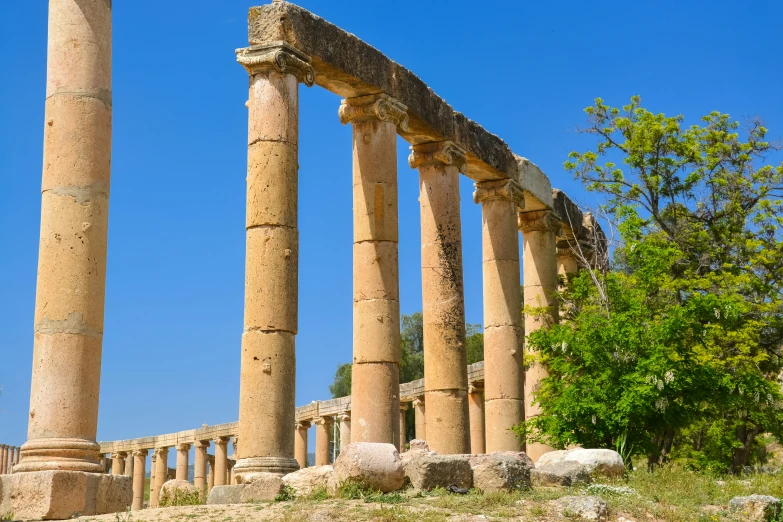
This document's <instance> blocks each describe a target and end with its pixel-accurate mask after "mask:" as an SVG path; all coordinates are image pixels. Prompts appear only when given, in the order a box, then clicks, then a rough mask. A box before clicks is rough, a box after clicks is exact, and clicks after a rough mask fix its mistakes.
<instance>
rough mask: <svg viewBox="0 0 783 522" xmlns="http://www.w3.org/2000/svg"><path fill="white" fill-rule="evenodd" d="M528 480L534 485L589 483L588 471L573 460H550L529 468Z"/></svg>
mask: <svg viewBox="0 0 783 522" xmlns="http://www.w3.org/2000/svg"><path fill="white" fill-rule="evenodd" d="M530 481H531V482H532V483H533V485H534V486H565V487H567V486H575V485H577V484H589V483H590V481H591V479H590V472H588V471H587V468H586V467H585V466H584V465H582V464H580V463H578V462H574V461H569V460H566V461H563V462H550V463H549V464H544V465H543V466H541V467H538V468H534V469H531V470H530Z"/></svg>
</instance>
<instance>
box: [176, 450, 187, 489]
mask: <svg viewBox="0 0 783 522" xmlns="http://www.w3.org/2000/svg"><path fill="white" fill-rule="evenodd" d="M189 451H190V444H178V445H177V475H176V479H177V480H188V452H189Z"/></svg>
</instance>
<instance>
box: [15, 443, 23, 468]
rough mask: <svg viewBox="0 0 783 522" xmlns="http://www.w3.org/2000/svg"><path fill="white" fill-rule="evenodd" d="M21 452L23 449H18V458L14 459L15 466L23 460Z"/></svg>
mask: <svg viewBox="0 0 783 522" xmlns="http://www.w3.org/2000/svg"><path fill="white" fill-rule="evenodd" d="M21 451H22V448H18V447H17V448H16V458H15V459H14V466H15V465H16V464H19V459H20V458H21V455H20V453H21Z"/></svg>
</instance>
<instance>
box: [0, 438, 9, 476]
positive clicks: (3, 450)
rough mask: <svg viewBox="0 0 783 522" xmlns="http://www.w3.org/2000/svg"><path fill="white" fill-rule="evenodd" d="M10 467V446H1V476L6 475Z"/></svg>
mask: <svg viewBox="0 0 783 522" xmlns="http://www.w3.org/2000/svg"><path fill="white" fill-rule="evenodd" d="M7 466H8V446H6V445H5V444H3V445H2V446H0V475H5V473H6V467H7Z"/></svg>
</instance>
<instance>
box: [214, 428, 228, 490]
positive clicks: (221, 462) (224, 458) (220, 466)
mask: <svg viewBox="0 0 783 522" xmlns="http://www.w3.org/2000/svg"><path fill="white" fill-rule="evenodd" d="M228 441H229V438H228V437H220V438H218V439H215V440H214V442H215V485H216V486H225V485H226V479H227V478H228Z"/></svg>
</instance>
